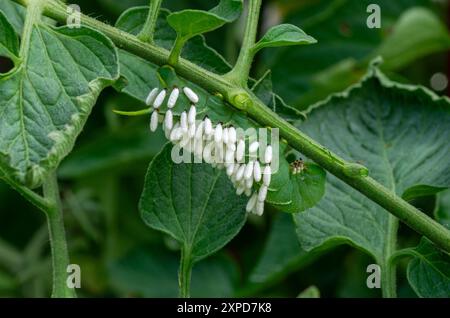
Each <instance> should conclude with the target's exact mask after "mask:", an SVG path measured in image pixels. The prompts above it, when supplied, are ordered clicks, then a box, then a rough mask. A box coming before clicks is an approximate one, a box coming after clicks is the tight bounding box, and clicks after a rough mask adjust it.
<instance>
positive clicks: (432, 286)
mask: <svg viewBox="0 0 450 318" xmlns="http://www.w3.org/2000/svg"><path fill="white" fill-rule="evenodd" d="M413 251H414V252H413V254H414V259H413V260H412V261H410V262H409V264H408V269H407V277H408V281H409V283H410V284H411V287H412V288H413V289H414V291H415V292H416V294H417V295H418V296H419V297H431V298H449V297H450V256H449V255H448V254H445V253H444V252H442V251H440V250H439V249H437V248H436V247H435V246H434V245H433V244H432V243H431V242H430V241H428V240H427V239H424V238H423V239H422V240H421V241H420V244H419V245H418V246H417V247H416V248H415V249H414V250H413Z"/></svg>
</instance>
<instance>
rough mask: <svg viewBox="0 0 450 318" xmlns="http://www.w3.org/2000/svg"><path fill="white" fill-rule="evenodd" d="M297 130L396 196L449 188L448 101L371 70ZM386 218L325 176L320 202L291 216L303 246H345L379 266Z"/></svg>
mask: <svg viewBox="0 0 450 318" xmlns="http://www.w3.org/2000/svg"><path fill="white" fill-rule="evenodd" d="M297 127H299V128H300V129H301V130H302V131H304V132H305V133H307V134H309V135H310V136H311V137H312V138H314V139H316V140H317V141H319V142H320V143H321V144H323V145H324V146H325V147H327V148H328V149H330V150H332V151H334V152H336V153H337V154H338V155H340V156H342V157H343V158H344V159H346V160H348V161H351V162H359V163H361V164H363V165H365V166H367V167H368V168H369V171H370V176H371V177H372V178H374V179H375V180H377V181H378V182H380V183H382V184H384V185H385V186H386V187H388V188H389V189H391V190H392V191H393V192H395V193H397V194H398V195H402V194H403V193H405V192H406V191H408V189H410V188H411V187H413V186H417V185H419V184H421V185H428V186H430V187H433V188H435V189H436V191H439V190H441V189H442V188H446V187H449V186H450V164H449V162H448V160H447V158H448V157H449V154H450V145H449V143H448V140H449V139H450V101H449V100H448V99H447V98H439V97H437V96H436V95H435V94H434V93H432V92H431V91H429V90H427V89H426V88H423V87H420V86H410V85H401V84H398V83H395V82H392V81H390V80H389V79H387V78H386V77H385V76H384V75H383V74H382V73H381V72H380V71H379V70H378V69H376V68H373V69H372V70H371V71H370V74H369V75H368V76H367V77H366V78H365V80H364V81H363V82H361V83H360V84H359V85H356V86H354V87H352V89H350V90H349V91H346V92H344V93H342V94H339V95H335V96H333V97H331V98H330V99H328V100H326V101H325V102H323V103H320V104H318V105H317V106H316V107H313V108H312V110H311V111H310V113H309V114H308V119H307V120H306V121H305V122H303V123H298V124H297ZM418 189H420V188H416V190H418ZM428 189H429V188H428ZM410 193H415V195H416V196H420V195H421V193H420V192H419V191H415V192H410ZM427 193H428V190H427ZM389 218H390V216H389V214H388V213H387V212H386V211H385V210H383V209H382V208H381V207H379V206H378V205H376V204H375V203H373V202H372V201H370V200H369V199H368V198H366V197H364V196H363V195H361V194H360V193H358V192H357V191H355V190H353V189H352V188H350V187H349V186H347V185H346V184H344V183H343V182H342V181H340V180H338V179H337V178H335V177H334V176H331V175H328V183H327V191H326V194H325V196H324V198H323V199H322V200H321V201H320V202H319V203H318V205H316V206H315V207H313V208H312V209H309V210H308V211H306V212H305V213H301V214H297V215H295V221H296V223H297V234H298V237H299V239H300V242H301V244H302V246H303V248H305V249H307V250H310V249H312V248H315V247H318V246H321V245H322V244H325V243H327V242H335V243H336V242H340V243H349V244H351V245H354V246H356V247H358V248H360V249H362V250H364V251H366V252H367V253H369V254H370V255H372V256H373V257H375V259H376V260H377V262H378V263H379V264H382V262H383V260H386V259H388V258H389V257H390V255H389V254H387V253H386V244H389V240H391V239H392V232H390V231H389V222H388V220H389ZM390 233H391V234H390Z"/></svg>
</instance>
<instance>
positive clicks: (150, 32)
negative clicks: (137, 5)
mask: <svg viewBox="0 0 450 318" xmlns="http://www.w3.org/2000/svg"><path fill="white" fill-rule="evenodd" d="M161 2H162V0H150V4H149V10H148V15H147V20H146V21H145V24H144V27H143V28H142V30H141V32H139V34H138V35H137V37H138V39H139V40H141V41H142V42H148V43H151V44H153V42H154V41H153V40H154V34H155V26H156V22H157V21H158V15H159V9H160V8H161Z"/></svg>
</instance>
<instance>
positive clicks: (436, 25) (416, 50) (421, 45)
mask: <svg viewBox="0 0 450 318" xmlns="http://www.w3.org/2000/svg"><path fill="white" fill-rule="evenodd" d="M412 35H413V36H412ZM449 48H450V35H449V33H448V30H447V27H446V25H445V24H444V23H443V22H441V21H440V20H439V18H438V17H437V16H436V15H435V14H434V13H433V12H431V11H430V10H428V9H425V8H412V9H410V10H408V11H406V12H405V13H404V14H403V15H402V16H401V17H400V19H399V21H398V22H397V24H396V25H395V26H394V31H393V32H392V34H391V35H390V36H389V37H388V38H387V39H386V41H384V43H383V44H382V45H381V46H380V47H379V48H378V50H377V51H376V52H375V54H374V56H376V55H381V56H382V57H383V58H384V59H385V61H386V62H385V63H384V65H383V69H386V70H397V69H400V68H402V67H404V66H406V65H408V64H410V63H411V62H414V61H415V60H417V59H419V58H421V57H424V56H427V55H429V54H430V53H433V52H442V51H446V50H448V49H449Z"/></svg>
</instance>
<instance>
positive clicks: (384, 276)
mask: <svg viewBox="0 0 450 318" xmlns="http://www.w3.org/2000/svg"><path fill="white" fill-rule="evenodd" d="M397 230H398V219H397V218H396V217H395V216H393V215H389V219H388V233H387V242H386V246H385V248H384V260H383V264H382V266H381V291H382V295H383V297H384V298H395V297H397V271H396V265H395V264H393V263H391V262H390V259H391V256H392V254H394V253H395V250H396V248H397Z"/></svg>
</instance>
